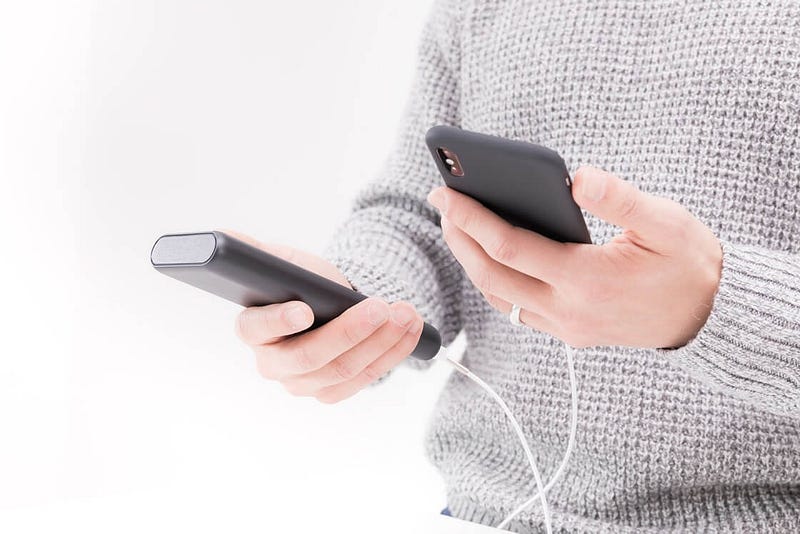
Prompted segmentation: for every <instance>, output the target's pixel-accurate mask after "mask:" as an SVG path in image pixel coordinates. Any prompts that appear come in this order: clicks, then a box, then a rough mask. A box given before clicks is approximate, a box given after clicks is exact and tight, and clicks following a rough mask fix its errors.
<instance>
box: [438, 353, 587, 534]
mask: <svg viewBox="0 0 800 534" xmlns="http://www.w3.org/2000/svg"><path fill="white" fill-rule="evenodd" d="M564 348H565V352H566V356H567V367H568V369H569V385H570V394H571V397H572V414H571V417H570V428H569V438H568V440H567V450H566V451H565V452H564V457H563V459H562V460H561V464H560V465H559V466H558V469H556V472H555V473H554V474H553V476H552V478H551V479H550V480H549V481H548V482H547V485H543V484H542V477H541V475H540V473H539V468H538V467H537V466H536V460H535V459H534V457H533V452H532V451H531V447H530V444H529V443H528V440H527V438H526V437H525V434H524V433H523V432H522V427H521V426H520V424H519V422H518V421H517V418H516V417H514V414H513V412H512V411H511V409H510V408H509V407H508V405H507V404H506V403H505V401H504V400H503V399H502V397H500V395H498V394H497V392H495V390H493V389H492V387H491V386H489V384H487V383H486V382H484V381H483V380H481V378H480V377H479V376H477V375H476V374H474V373H473V372H472V371H470V370H469V369H467V368H466V367H465V366H464V365H462V364H461V363H460V362H458V361H457V360H454V359H453V358H451V357H450V356H449V355H448V354H447V353H445V354H444V359H445V360H447V361H448V362H449V363H450V364H451V365H453V367H455V368H456V370H457V371H458V372H459V373H461V374H463V375H464V376H466V377H467V378H469V379H470V380H472V381H473V382H475V383H476V384H478V385H479V386H480V387H481V388H483V389H484V390H485V391H486V392H487V393H488V394H489V396H491V397H492V398H493V399H494V400H495V401H496V402H497V404H499V405H500V408H502V410H503V412H504V413H505V414H506V417H508V420H509V422H510V423H511V427H512V428H513V429H514V432H515V433H516V434H517V437H518V438H519V440H520V443H521V444H522V449H523V450H524V451H525V456H526V457H527V459H528V463H529V464H530V466H531V471H533V478H534V480H535V481H536V490H537V491H536V493H535V494H534V495H533V496H532V497H530V498H529V499H528V500H527V501H525V502H524V503H522V504H521V505H520V506H518V507H517V508H516V509H515V510H514V511H513V512H511V514H509V516H508V517H506V518H505V519H504V520H503V521H502V522H501V523H500V524H499V525H497V528H499V529H503V528H505V527H507V526H508V524H509V523H510V522H511V521H512V520H513V519H514V518H515V517H517V516H518V515H519V514H520V513H522V512H523V511H524V510H525V509H526V508H528V507H529V506H531V505H532V504H533V503H534V502H536V500H537V499H538V500H540V501H541V502H542V513H543V516H544V526H545V530H546V532H547V534H552V532H553V527H552V525H551V520H550V509H549V507H548V506H547V498H546V493H547V492H548V491H549V490H550V488H552V487H553V485H554V484H555V483H556V482H557V481H558V478H559V477H560V476H561V474H562V473H563V472H564V468H565V467H566V465H567V463H568V462H569V458H570V456H571V455H572V449H573V448H574V447H575V434H576V431H577V427H578V388H577V385H576V380H575V364H574V353H573V348H572V347H570V346H569V345H567V344H566V343H565V344H564Z"/></svg>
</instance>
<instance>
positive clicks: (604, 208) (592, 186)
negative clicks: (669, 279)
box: [572, 166, 685, 248]
mask: <svg viewBox="0 0 800 534" xmlns="http://www.w3.org/2000/svg"><path fill="white" fill-rule="evenodd" d="M572 194H573V197H574V198H575V202H577V203H578V205H579V206H581V207H582V208H584V209H585V210H586V211H588V212H590V213H593V214H594V215H596V216H598V217H599V218H601V219H603V220H604V221H607V222H610V223H611V224H614V225H616V226H619V227H620V228H623V229H625V230H628V231H632V232H634V233H636V234H637V235H638V236H639V237H641V238H643V239H644V240H645V241H646V242H648V243H654V244H656V245H657V244H660V243H661V244H663V243H665V242H671V241H672V240H673V238H674V236H675V232H674V231H673V230H674V228H675V223H676V222H679V221H676V219H678V220H682V219H683V217H684V216H685V213H683V210H682V209H681V208H680V206H679V205H678V204H676V203H675V202H672V201H670V200H668V199H666V198H661V197H657V196H654V195H650V194H647V193H644V192H643V191H640V190H639V189H638V188H637V187H636V186H635V185H634V184H632V183H631V182H627V181H625V180H621V179H620V178H617V177H616V176H614V175H613V174H611V173H609V172H606V171H604V170H601V169H597V168H594V167H586V166H584V167H581V168H579V169H578V171H577V172H576V173H575V180H574V185H573V188H572ZM648 248H649V247H648Z"/></svg>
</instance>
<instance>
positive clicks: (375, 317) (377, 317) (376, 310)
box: [367, 301, 389, 326]
mask: <svg viewBox="0 0 800 534" xmlns="http://www.w3.org/2000/svg"><path fill="white" fill-rule="evenodd" d="M387 307H388V306H386V305H385V304H383V303H381V302H376V301H372V302H370V303H369V306H367V318H368V319H369V322H370V323H371V324H372V325H374V326H378V325H381V324H383V323H385V322H386V320H387V319H388V318H389V312H388V311H387V309H386V308H387Z"/></svg>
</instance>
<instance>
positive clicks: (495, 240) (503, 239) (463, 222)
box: [428, 187, 568, 282]
mask: <svg viewBox="0 0 800 534" xmlns="http://www.w3.org/2000/svg"><path fill="white" fill-rule="evenodd" d="M436 191H441V192H442V195H443V196H442V197H440V201H439V202H437V203H440V205H439V206H437V207H439V209H440V210H441V212H442V215H444V216H446V217H447V220H448V221H450V222H452V223H453V224H454V225H456V226H457V227H458V228H460V229H461V230H462V231H463V232H464V233H466V234H467V235H469V236H470V237H472V239H474V240H475V241H477V242H478V244H479V245H480V246H481V248H483V250H485V251H486V254H487V255H488V256H489V257H490V258H492V259H493V260H495V261H497V262H499V263H502V264H503V265H506V266H508V267H511V268H512V269H514V270H515V271H519V272H521V273H525V274H527V275H529V276H532V277H534V278H538V279H539V280H543V281H545V282H553V281H555V280H558V278H559V274H560V273H563V272H564V263H565V262H566V261H567V251H568V247H567V245H566V244H565V243H560V242H558V241H554V240H552V239H548V238H547V237H545V236H543V235H541V234H538V233H536V232H532V231H530V230H526V229H525V228H520V227H517V226H513V225H512V224H511V223H509V222H508V221H506V220H505V219H503V218H502V217H500V216H499V215H497V214H496V213H494V212H493V211H491V210H490V209H488V208H486V207H485V206H484V205H483V204H481V203H480V202H478V201H477V200H475V199H473V198H472V197H469V196H467V195H464V194H462V193H459V192H458V191H456V190H455V189H451V188H449V187H439V188H436V189H434V190H433V191H432V192H431V196H432V195H434V194H435V192H436ZM431 196H429V197H428V198H429V199H430V198H431ZM434 205H436V204H434Z"/></svg>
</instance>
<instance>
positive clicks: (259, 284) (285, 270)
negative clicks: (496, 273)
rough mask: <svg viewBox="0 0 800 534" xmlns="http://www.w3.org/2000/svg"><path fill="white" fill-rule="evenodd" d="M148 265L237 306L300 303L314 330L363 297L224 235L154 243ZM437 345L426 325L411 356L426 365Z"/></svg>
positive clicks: (197, 235) (437, 338)
mask: <svg viewBox="0 0 800 534" xmlns="http://www.w3.org/2000/svg"><path fill="white" fill-rule="evenodd" d="M150 262H151V263H152V264H153V267H155V268H156V270H158V271H159V272H161V273H163V274H165V275H167V276H171V277H172V278H175V279H177V280H180V281H182V282H185V283H187V284H190V285H193V286H195V287H197V288H200V289H203V290H205V291H208V292H209V293H213V294H215V295H217V296H220V297H222V298H225V299H227V300H230V301H232V302H235V303H237V304H240V305H242V306H265V305H267V304H276V303H280V302H287V301H290V300H301V301H303V302H305V303H306V304H308V305H309V306H310V307H311V309H312V310H314V322H313V324H312V325H311V326H309V327H308V328H307V329H306V330H304V332H305V331H308V330H312V329H314V328H317V327H319V326H321V325H323V324H325V323H327V322H328V321H330V320H331V319H333V318H335V317H338V316H339V315H340V314H341V313H342V312H344V311H345V310H347V309H348V308H350V307H351V306H353V305H354V304H357V303H358V302H361V301H362V300H364V299H366V298H367V296H366V295H363V294H361V293H359V292H358V291H355V290H353V289H351V288H348V287H345V286H343V285H341V284H338V283H336V282H334V281H333V280H329V279H327V278H325V277H324V276H321V275H318V274H317V273H314V272H312V271H309V270H307V269H304V268H302V267H300V266H298V265H295V264H294V263H291V262H289V261H286V260H284V259H282V258H279V257H277V256H275V255H273V254H269V253H268V252H265V251H263V250H261V249H259V248H256V247H254V246H252V245H249V244H248V243H245V242H243V241H241V240H239V239H236V238H234V237H232V236H229V235H227V234H225V233H223V232H200V233H193V234H169V235H164V236H161V237H159V238H158V240H156V242H155V244H154V245H153V249H152V250H151V252H150ZM441 344H442V340H441V336H440V335H439V331H438V330H436V328H435V327H433V326H431V325H430V324H428V323H425V325H424V326H423V329H422V333H421V334H420V338H419V341H418V342H417V346H416V347H415V348H414V351H413V352H412V353H411V356H413V357H415V358H417V359H420V360H429V359H431V358H433V357H434V356H436V353H437V352H439V348H440V347H441Z"/></svg>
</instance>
